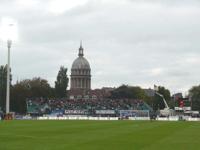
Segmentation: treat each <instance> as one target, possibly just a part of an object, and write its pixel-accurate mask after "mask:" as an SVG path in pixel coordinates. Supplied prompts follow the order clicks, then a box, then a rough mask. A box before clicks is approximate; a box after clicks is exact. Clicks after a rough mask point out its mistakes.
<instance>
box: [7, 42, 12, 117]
mask: <svg viewBox="0 0 200 150" xmlns="http://www.w3.org/2000/svg"><path fill="white" fill-rule="evenodd" d="M11 45H12V41H11V40H10V39H8V40H7V47H8V64H7V88H6V114H7V113H9V112H10V48H11Z"/></svg>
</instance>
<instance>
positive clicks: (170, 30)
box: [0, 0, 200, 93]
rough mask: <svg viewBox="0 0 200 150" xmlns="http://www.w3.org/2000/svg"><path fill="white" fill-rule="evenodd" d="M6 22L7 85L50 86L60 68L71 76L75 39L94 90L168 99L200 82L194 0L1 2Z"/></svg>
mask: <svg viewBox="0 0 200 150" xmlns="http://www.w3.org/2000/svg"><path fill="white" fill-rule="evenodd" d="M5 18H12V19H13V20H14V21H15V22H16V23H17V27H18V39H17V40H15V41H14V42H13V45H12V49H11V66H12V74H13V83H15V82H16V80H22V79H26V78H32V77H38V76H40V77H42V78H45V79H47V80H48V81H49V83H50V84H51V85H52V86H54V81H55V80H56V75H57V73H58V70H59V67H60V66H61V65H64V66H65V67H67V68H68V69H69V71H68V75H70V69H71V65H72V62H73V60H74V59H75V58H76V57H77V55H78V48H79V45H80V40H82V41H83V47H84V53H85V57H86V58H87V59H88V61H89V62H90V65H91V69H92V88H100V87H105V86H109V87H113V86H119V85H121V84H128V85H133V86H136V85H139V86H141V87H144V88H148V87H153V85H154V84H157V85H163V86H165V87H167V88H169V89H170V90H171V92H172V93H173V92H179V91H184V92H185V91H187V90H188V89H189V88H190V87H191V86H193V85H198V84H199V83H200V69H199V68H200V59H199V58H200V42H199V39H200V19H199V18H200V1H199V0H43V1H42V0H9V1H7V0H0V20H1V21H2V20H3V19H5ZM6 62H7V50H6V42H5V41H3V40H2V39H1V40H0V64H6Z"/></svg>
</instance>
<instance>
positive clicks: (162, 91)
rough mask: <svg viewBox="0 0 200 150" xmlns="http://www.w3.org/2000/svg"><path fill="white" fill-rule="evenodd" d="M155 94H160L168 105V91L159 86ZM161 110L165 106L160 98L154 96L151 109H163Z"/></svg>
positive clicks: (169, 96)
mask: <svg viewBox="0 0 200 150" xmlns="http://www.w3.org/2000/svg"><path fill="white" fill-rule="evenodd" d="M157 92H158V93H160V94H162V95H163V96H164V98H165V100H166V102H167V103H168V104H169V102H170V100H171V95H170V91H169V90H168V89H166V88H165V87H163V86H159V87H158V91H157ZM163 108H165V104H164V102H163V100H162V98H161V97H160V96H158V95H157V94H155V96H154V99H153V109H154V110H158V109H163Z"/></svg>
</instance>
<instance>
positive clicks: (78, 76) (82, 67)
mask: <svg viewBox="0 0 200 150" xmlns="http://www.w3.org/2000/svg"><path fill="white" fill-rule="evenodd" d="M83 50H84V49H83V47H82V44H81V45H80V48H79V53H78V58H76V59H75V60H74V62H73V64H72V68H71V79H70V84H71V86H70V87H71V88H70V90H84V91H86V90H90V89H91V69H90V64H89V62H88V61H87V59H86V58H85V57H84V53H83Z"/></svg>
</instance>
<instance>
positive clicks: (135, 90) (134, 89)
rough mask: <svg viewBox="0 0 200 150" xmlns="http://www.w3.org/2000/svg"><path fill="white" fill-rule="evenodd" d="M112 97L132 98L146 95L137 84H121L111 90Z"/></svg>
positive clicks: (143, 97) (142, 97)
mask: <svg viewBox="0 0 200 150" xmlns="http://www.w3.org/2000/svg"><path fill="white" fill-rule="evenodd" d="M111 97H112V98H132V99H145V97H146V95H145V92H144V90H143V89H141V88H140V87H138V86H127V85H122V86H120V87H118V88H117V89H115V90H114V91H112V93H111Z"/></svg>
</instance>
